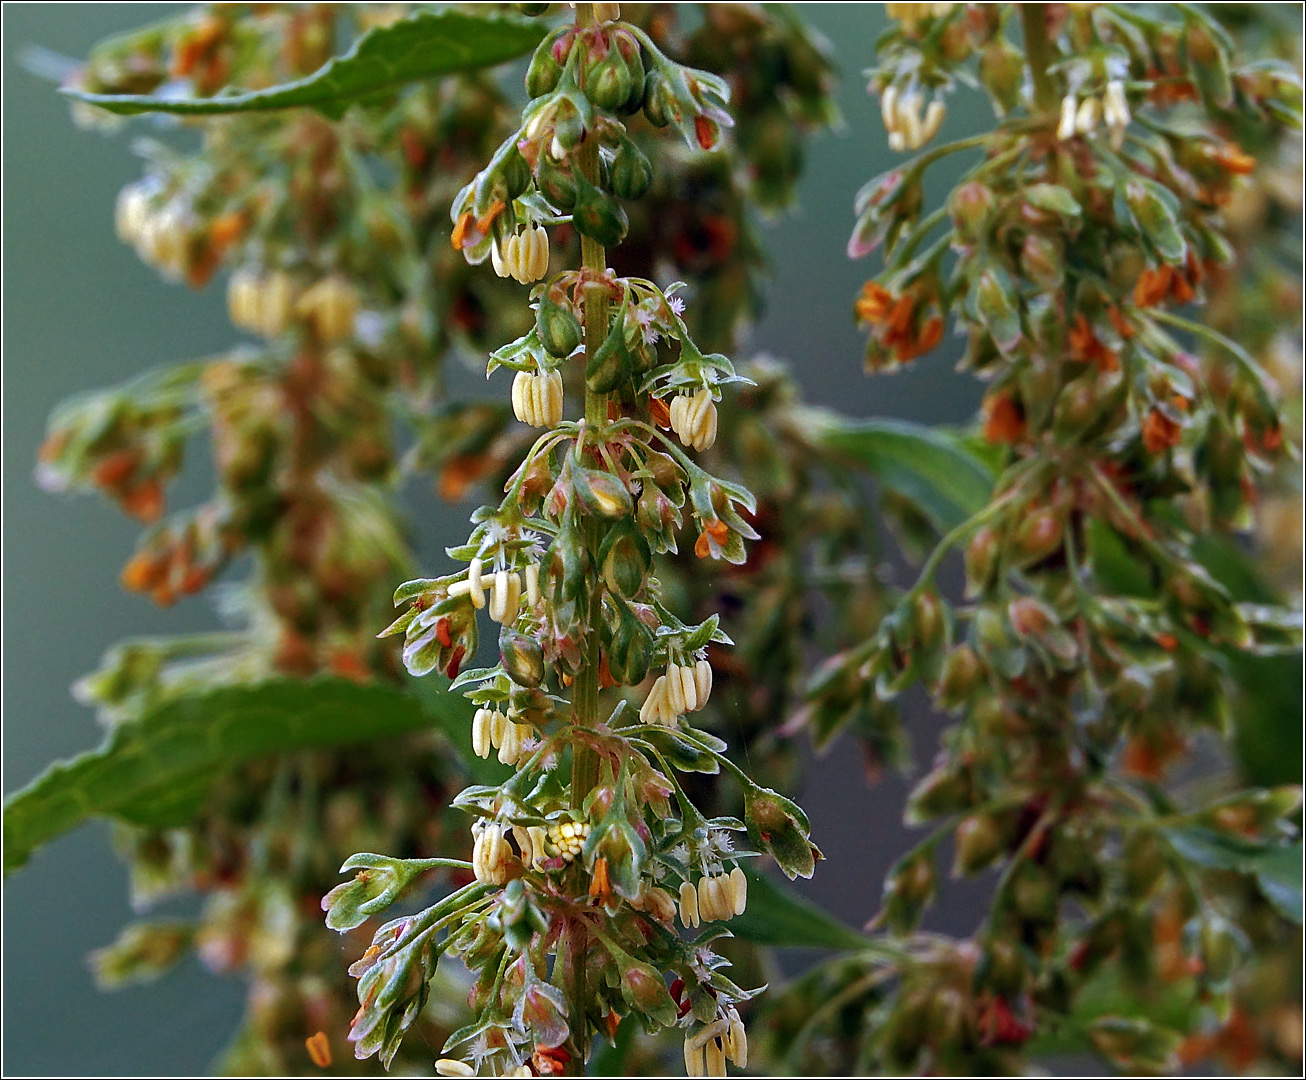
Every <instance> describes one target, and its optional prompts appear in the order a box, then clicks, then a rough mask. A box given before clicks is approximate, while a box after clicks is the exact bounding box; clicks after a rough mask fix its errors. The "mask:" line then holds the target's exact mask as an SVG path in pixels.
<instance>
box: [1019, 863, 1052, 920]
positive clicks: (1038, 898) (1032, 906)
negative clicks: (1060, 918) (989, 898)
mask: <svg viewBox="0 0 1306 1080" xmlns="http://www.w3.org/2000/svg"><path fill="white" fill-rule="evenodd" d="M1011 904H1012V907H1013V908H1014V909H1015V911H1016V914H1017V915H1019V916H1020V917H1021V918H1022V919H1024V920H1025V921H1026V922H1031V923H1050V922H1052V921H1053V920H1054V919H1056V917H1057V890H1056V888H1055V887H1054V886H1053V884H1052V882H1051V881H1050V880H1049V879H1048V875H1047V874H1046V873H1045V872H1044V870H1043V869H1042V868H1041V867H1039V866H1036V865H1035V864H1034V863H1032V862H1024V863H1022V864H1021V865H1020V866H1019V867H1018V868H1017V870H1016V873H1015V876H1014V878H1013V879H1012V882H1011Z"/></svg>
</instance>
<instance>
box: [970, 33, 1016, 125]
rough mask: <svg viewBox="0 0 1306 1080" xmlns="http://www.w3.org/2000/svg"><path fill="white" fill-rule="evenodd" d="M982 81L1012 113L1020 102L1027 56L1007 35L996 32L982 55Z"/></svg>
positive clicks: (1004, 108) (1007, 110)
mask: <svg viewBox="0 0 1306 1080" xmlns="http://www.w3.org/2000/svg"><path fill="white" fill-rule="evenodd" d="M979 77H980V82H982V83H983V84H984V87H985V89H986V90H988V92H989V93H990V94H992V95H993V100H994V101H996V102H997V104H998V107H999V108H1000V109H1001V110H1002V111H1003V112H1004V113H1009V112H1011V111H1012V110H1013V109H1015V108H1016V106H1018V105H1019V104H1020V89H1021V86H1022V85H1023V83H1024V79H1025V57H1024V55H1023V54H1022V53H1021V51H1020V50H1019V49H1017V48H1016V47H1015V46H1014V45H1012V44H1011V42H1009V41H1008V40H1007V39H1006V37H1004V36H1003V35H1001V34H999V35H997V36H996V37H995V38H994V40H993V41H992V42H990V44H989V45H988V47H987V48H986V49H985V50H984V52H983V53H982V54H981V56H980V63H979Z"/></svg>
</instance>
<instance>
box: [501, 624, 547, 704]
mask: <svg viewBox="0 0 1306 1080" xmlns="http://www.w3.org/2000/svg"><path fill="white" fill-rule="evenodd" d="M499 660H500V662H501V663H502V664H503V670H504V671H506V672H507V673H508V677H509V678H510V679H512V681H513V682H515V683H516V684H517V685H518V686H524V687H526V688H527V689H528V690H533V689H535V687H537V686H539V685H540V683H542V682H543V681H544V651H543V650H542V649H541V648H540V643H539V642H538V641H536V640H535V638H533V637H528V636H527V635H525V634H520V633H518V632H517V631H516V630H513V629H512V628H511V627H510V626H505V627H503V629H502V630H500V631H499Z"/></svg>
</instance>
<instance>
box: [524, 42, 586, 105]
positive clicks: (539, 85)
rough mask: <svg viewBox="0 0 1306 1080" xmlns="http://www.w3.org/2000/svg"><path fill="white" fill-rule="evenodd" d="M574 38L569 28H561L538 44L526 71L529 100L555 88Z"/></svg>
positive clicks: (548, 92)
mask: <svg viewBox="0 0 1306 1080" xmlns="http://www.w3.org/2000/svg"><path fill="white" fill-rule="evenodd" d="M575 36H576V35H575V31H574V30H573V29H572V28H571V27H569V26H563V27H559V28H558V29H557V30H555V31H553V33H551V34H550V35H549V36H548V37H546V38H545V39H544V40H543V41H541V42H540V44H539V46H538V47H537V48H536V50H535V55H534V56H532V57H531V66H530V67H529V68H527V69H526V93H527V94H528V95H529V96H530V97H531V98H537V97H543V96H544V95H545V94H550V93H552V92H553V90H554V89H555V88H556V87H557V85H558V80H559V79H560V78H561V77H562V69H563V67H564V66H565V65H566V63H567V56H568V54H569V53H570V52H571V43H572V41H573V40H575Z"/></svg>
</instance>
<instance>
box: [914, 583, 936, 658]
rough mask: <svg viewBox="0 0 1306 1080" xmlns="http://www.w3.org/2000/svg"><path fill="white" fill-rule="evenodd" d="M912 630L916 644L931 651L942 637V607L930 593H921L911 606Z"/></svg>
mask: <svg viewBox="0 0 1306 1080" xmlns="http://www.w3.org/2000/svg"><path fill="white" fill-rule="evenodd" d="M912 629H913V631H914V637H915V640H916V642H917V643H918V644H920V645H921V646H923V647H924V648H926V649H932V648H933V647H934V646H935V645H937V644H938V643H939V641H940V640H941V639H942V637H943V630H944V623H943V607H942V605H941V604H940V603H939V598H938V597H937V596H935V595H934V593H932V592H923V593H921V594H920V595H919V596H917V597H916V600H915V603H914V604H913V605H912Z"/></svg>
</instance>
